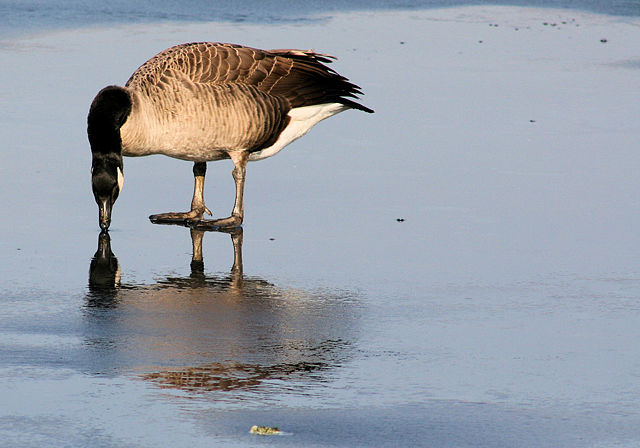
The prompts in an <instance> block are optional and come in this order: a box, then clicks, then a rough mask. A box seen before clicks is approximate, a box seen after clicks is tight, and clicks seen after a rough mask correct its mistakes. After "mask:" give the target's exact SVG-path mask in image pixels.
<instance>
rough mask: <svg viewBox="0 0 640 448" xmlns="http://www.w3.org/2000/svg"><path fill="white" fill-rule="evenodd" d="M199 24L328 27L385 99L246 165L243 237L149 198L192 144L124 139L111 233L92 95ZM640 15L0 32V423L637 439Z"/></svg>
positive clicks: (213, 193) (51, 435) (316, 440)
mask: <svg viewBox="0 0 640 448" xmlns="http://www.w3.org/2000/svg"><path fill="white" fill-rule="evenodd" d="M198 40H213V41H227V42H237V43H243V44H247V45H251V46H257V47H262V48H287V47H299V48H314V49H316V50H318V51H321V52H326V53H329V54H334V55H336V56H338V57H339V58H340V59H339V60H338V61H337V62H336V63H335V64H334V68H335V69H336V70H338V71H339V72H340V73H343V74H344V75H346V76H348V77H349V78H350V79H352V80H353V81H354V82H355V83H357V84H359V85H360V86H361V87H362V88H363V90H364V92H365V94H366V95H365V96H364V98H363V100H362V101H363V103H364V104H366V105H367V106H369V107H372V108H373V109H375V110H376V113H375V114H374V115H368V114H364V113H360V112H357V111H348V112H344V113H342V114H340V115H339V116H337V117H333V118H331V119H329V120H327V121H325V122H322V123H321V124H319V125H318V126H317V127H316V128H314V129H313V130H312V131H311V132H310V133H309V135H307V136H305V137H304V138H303V139H301V140H299V141H297V142H295V143H293V144H292V145H291V146H289V147H288V148H286V149H285V150H283V151H282V152H281V153H280V154H278V155H277V156H275V157H273V158H271V159H267V160H264V161H261V162H258V163H252V164H250V165H249V167H248V172H247V184H246V196H245V197H246V217H245V226H244V232H243V234H242V235H238V234H236V235H233V236H230V235H227V234H222V233H206V234H204V235H198V234H197V233H196V234H193V235H190V232H189V231H188V230H187V229H184V228H181V227H174V226H154V225H152V224H150V223H149V221H148V219H147V216H148V215H149V214H152V213H158V212H165V211H180V210H183V209H185V208H186V207H187V206H188V205H189V203H190V198H191V192H192V174H191V165H190V164H189V163H186V162H181V161H177V160H171V159H168V158H164V157H146V158H140V159H125V186H124V191H123V193H122V195H121V197H120V198H119V199H118V201H117V203H116V205H115V208H114V213H113V221H112V226H111V230H110V247H109V246H108V244H107V240H106V238H104V237H102V238H101V237H100V236H99V235H98V231H99V228H98V221H97V218H98V216H97V207H96V205H95V203H94V201H93V198H92V195H91V189H90V184H89V166H90V152H89V147H88V143H87V140H86V130H85V122H86V113H87V110H88V106H89V104H90V102H91V99H92V98H93V96H94V95H95V93H96V92H97V91H98V90H99V89H100V88H102V87H103V86H105V85H108V84H114V83H117V84H123V83H124V82H125V81H126V80H127V78H128V77H129V75H130V74H131V72H132V71H133V70H135V68H136V67H138V66H139V65H140V64H141V63H143V62H144V61H145V60H146V59H148V58H149V57H151V56H153V55H154V54H155V53H156V52H158V51H161V50H162V49H164V48H166V47H168V46H170V45H173V44H175V43H179V42H186V41H198ZM638 42H640V21H639V19H638V18H634V17H626V18H623V17H614V16H606V15H590V14H586V13H581V12H575V11H571V10H550V9H535V8H513V7H465V8H452V9H442V10H426V11H417V10H414V11H400V12H376V13H368V12H361V13H345V14H334V15H333V16H332V17H329V18H325V19H324V20H321V21H304V22H300V23H297V22H292V23H288V24H282V23H280V24H278V25H277V26H276V25H254V24H247V23H242V24H239V23H235V24H229V23H201V24H193V23H165V24H149V25H128V26H120V27H106V28H82V29H72V30H67V31H64V32H57V33H40V34H37V35H32V36H25V37H21V38H15V37H14V38H11V39H9V38H6V39H4V40H0V67H2V74H1V75H0V76H1V79H2V83H0V103H1V104H2V105H3V106H4V107H2V108H0V145H1V147H2V155H3V157H2V162H1V163H0V187H1V188H0V205H1V210H2V211H1V212H0V213H1V215H0V397H1V406H0V446H12V447H13V446H34V447H36V446H38V447H40V446H89V445H90V446H105V447H121V446H136V447H137V446H140V447H156V446H203V447H204V446H206V447H209V446H262V445H282V446H442V447H445V446H446V447H450V446H484V447H503V446H504V447H513V446H526V447H547V446H548V447H558V446H563V447H565V446H576V447H605V446H606V447H609V446H630V447H631V446H639V445H640V412H639V411H638V410H639V409H640V356H639V355H640V346H639V342H638V341H640V325H638V322H639V321H640V320H639V318H640V304H639V302H638V299H639V298H640V297H639V296H640V270H639V259H638V249H639V247H640V238H639V236H638V230H637V229H638V223H639V222H640V201H638V190H639V189H640V177H639V176H638V172H640V158H639V157H638V154H637V152H638V148H639V143H640V121H639V120H638V117H639V116H640V93H639V91H638V81H639V79H640V71H639V69H640V59H639V58H638V53H637V43H638ZM231 169H232V166H231V164H230V163H225V162H218V163H215V164H210V165H209V170H208V172H207V181H206V191H205V194H206V199H207V205H208V207H209V208H210V209H211V210H212V211H213V212H214V214H216V215H218V216H222V215H224V216H226V215H228V212H229V210H230V209H231V207H232V205H233V181H232V178H231ZM398 219H400V220H401V221H398ZM402 220H403V221H402ZM191 237H193V238H195V241H196V246H197V241H198V238H199V237H202V238H203V245H202V250H203V255H204V267H203V266H202V264H201V263H199V262H198V260H196V261H195V262H192V250H193V249H192V247H193V246H192V238H191ZM234 243H235V244H234ZM96 248H98V251H97V253H96ZM94 254H95V257H94ZM255 424H257V425H271V426H278V427H280V428H281V429H282V430H284V431H285V432H286V433H287V434H286V435H283V436H274V437H260V436H254V435H251V434H249V429H250V427H251V426H252V425H255Z"/></svg>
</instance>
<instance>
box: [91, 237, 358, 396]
mask: <svg viewBox="0 0 640 448" xmlns="http://www.w3.org/2000/svg"><path fill="white" fill-rule="evenodd" d="M190 232H191V241H192V259H191V269H190V273H189V274H188V275H186V276H180V275H170V276H165V277H162V278H159V279H158V280H157V281H156V282H154V283H152V284H145V285H137V284H127V283H126V281H125V282H123V283H122V284H121V283H120V267H119V264H118V260H117V259H116V257H115V255H114V254H113V252H112V251H111V245H110V243H111V241H110V238H109V235H108V234H107V233H106V232H103V233H101V234H100V237H99V240H98V250H97V251H96V254H95V255H94V257H93V259H92V261H91V268H90V274H89V294H88V295H87V308H86V310H87V312H86V316H87V332H86V334H87V347H89V350H90V351H92V352H93V353H94V355H95V356H92V359H95V370H96V371H100V372H102V371H105V370H107V371H108V370H111V371H114V370H117V371H123V370H124V371H134V372H136V373H138V374H139V375H140V376H141V377H142V378H144V379H145V380H148V381H151V382H153V383H154V384H156V385H158V386H160V387H163V388H176V389H182V390H187V391H192V392H195V391H200V392H201V391H238V390H251V391H258V392H259V391H260V390H261V385H264V384H265V382H269V381H270V380H278V381H277V384H284V383H282V382H283V381H287V384H288V386H286V387H287V389H288V390H290V388H291V387H293V388H294V389H295V387H294V386H293V385H294V384H303V383H306V382H308V381H309V380H311V381H314V382H317V381H325V380H327V379H328V376H329V375H330V372H332V371H333V370H335V368H336V367H337V366H339V365H341V364H343V363H344V362H346V361H347V360H348V359H349V358H350V357H351V353H352V352H353V344H354V339H355V331H356V330H355V328H356V325H355V323H356V322H355V321H356V319H357V308H358V307H357V303H356V301H355V300H354V298H353V296H352V295H351V294H348V293H344V292H343V291H342V292H340V293H327V292H326V291H323V292H321V293H311V292H307V291H304V290H300V289H295V288H281V287H278V286H276V285H274V284H272V283H270V282H268V281H266V280H264V279H261V278H257V277H247V276H244V275H243V266H242V240H243V231H242V229H235V230H233V231H231V232H225V233H228V234H229V235H230V238H231V242H232V245H233V263H232V266H231V269H230V271H228V272H227V273H219V274H213V275H212V274H207V273H206V271H205V267H204V258H203V239H204V236H205V233H207V232H205V231H202V230H197V229H190ZM124 277H125V278H126V275H125V276H124ZM281 387H283V388H285V386H284V385H283V386H281ZM300 387H303V386H300ZM270 390H271V391H272V392H273V390H272V389H270Z"/></svg>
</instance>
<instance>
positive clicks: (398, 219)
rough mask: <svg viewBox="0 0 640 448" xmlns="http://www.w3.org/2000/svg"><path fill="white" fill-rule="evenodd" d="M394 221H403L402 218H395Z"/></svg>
mask: <svg viewBox="0 0 640 448" xmlns="http://www.w3.org/2000/svg"><path fill="white" fill-rule="evenodd" d="M396 221H398V222H404V218H396Z"/></svg>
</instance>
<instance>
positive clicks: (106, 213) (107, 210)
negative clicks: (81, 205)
mask: <svg viewBox="0 0 640 448" xmlns="http://www.w3.org/2000/svg"><path fill="white" fill-rule="evenodd" d="M111 205H112V204H111V199H110V198H106V199H103V200H101V201H100V202H99V203H98V208H99V209H100V214H99V223H100V228H101V229H102V230H109V226H110V225H111Z"/></svg>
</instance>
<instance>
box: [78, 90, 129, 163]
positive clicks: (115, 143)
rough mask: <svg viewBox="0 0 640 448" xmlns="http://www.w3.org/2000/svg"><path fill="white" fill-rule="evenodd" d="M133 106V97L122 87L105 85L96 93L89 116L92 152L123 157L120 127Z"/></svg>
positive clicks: (88, 125)
mask: <svg viewBox="0 0 640 448" xmlns="http://www.w3.org/2000/svg"><path fill="white" fill-rule="evenodd" d="M131 106H132V103H131V97H130V95H129V93H128V92H127V90H125V89H124V88H122V87H117V86H109V87H105V88H104V89H102V90H101V91H100V92H99V93H98V95H96V97H95V99H94V100H93V103H92V104H91V108H90V110H89V116H88V117H87V134H88V136H89V143H90V144H91V152H92V153H94V154H105V155H106V154H113V155H117V156H120V157H121V154H122V139H121V137H120V128H121V127H122V125H123V124H124V123H125V121H126V120H127V118H128V116H129V114H130V113H131Z"/></svg>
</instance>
